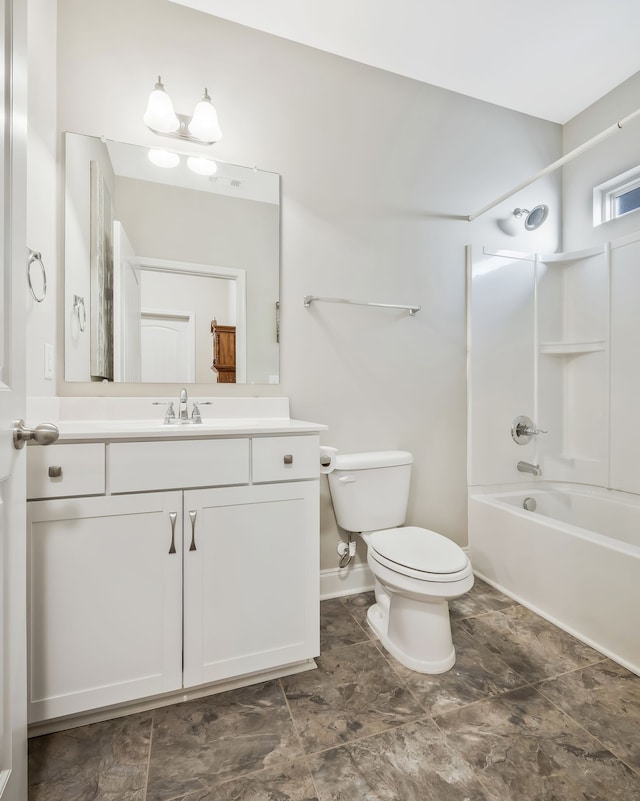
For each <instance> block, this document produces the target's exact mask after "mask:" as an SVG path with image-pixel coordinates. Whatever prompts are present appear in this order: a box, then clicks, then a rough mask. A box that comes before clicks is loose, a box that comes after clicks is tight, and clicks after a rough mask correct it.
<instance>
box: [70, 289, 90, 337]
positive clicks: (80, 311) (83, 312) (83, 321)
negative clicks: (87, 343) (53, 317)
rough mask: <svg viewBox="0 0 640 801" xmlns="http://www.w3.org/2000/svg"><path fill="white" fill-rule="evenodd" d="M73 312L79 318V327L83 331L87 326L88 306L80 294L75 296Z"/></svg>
mask: <svg viewBox="0 0 640 801" xmlns="http://www.w3.org/2000/svg"><path fill="white" fill-rule="evenodd" d="M73 313H74V314H75V315H76V317H77V318H78V327H79V328H80V330H81V331H86V328H87V307H86V306H85V305H84V298H83V297H81V296H80V295H74V296H73Z"/></svg>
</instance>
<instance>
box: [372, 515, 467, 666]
mask: <svg viewBox="0 0 640 801" xmlns="http://www.w3.org/2000/svg"><path fill="white" fill-rule="evenodd" d="M362 539H363V540H364V541H365V542H366V543H367V563H368V565H369V568H370V570H371V572H372V573H373V576H374V578H375V581H376V603H375V604H374V605H373V606H371V607H370V608H369V609H368V611H367V622H368V623H369V626H370V627H371V628H372V630H373V631H374V633H375V634H376V635H377V636H378V637H379V639H380V642H381V643H382V645H383V646H384V647H385V649H386V650H387V651H388V652H389V653H390V654H391V655H392V656H393V657H395V658H396V659H397V660H398V662H400V663H402V664H403V665H405V666H406V667H408V668H411V670H415V671H417V672H419V673H444V672H445V671H447V670H450V669H451V668H452V667H453V665H454V664H455V661H456V654H455V648H454V646H453V641H452V638H451V623H450V620H449V601H450V600H453V599H454V598H459V597H460V596H461V595H464V594H465V593H466V592H468V591H469V590H470V589H471V587H472V586H473V573H472V570H471V563H470V562H469V560H468V558H467V557H466V555H465V553H464V551H463V550H462V549H461V548H460V547H458V546H457V545H456V544H455V543H454V542H452V541H451V540H448V539H446V537H443V536H442V535H441V534H438V533H436V532H435V531H430V530H429V529H425V528H418V527H416V526H407V527H405V528H396V529H386V530H384V531H376V532H370V533H366V534H363V535H362Z"/></svg>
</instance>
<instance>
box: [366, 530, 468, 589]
mask: <svg viewBox="0 0 640 801" xmlns="http://www.w3.org/2000/svg"><path fill="white" fill-rule="evenodd" d="M367 540H368V542H367V544H368V547H369V549H370V555H371V556H372V557H373V558H374V559H375V561H377V562H379V563H380V564H382V565H385V566H386V567H388V568H389V569H390V570H394V571H396V572H399V573H402V574H404V575H406V576H411V577H412V578H417V579H421V580H423V581H458V580H459V579H460V578H462V577H463V576H464V575H466V573H468V572H470V569H471V565H470V563H469V560H468V559H467V556H466V554H465V553H464V551H463V550H462V548H460V546H459V545H457V544H456V543H455V542H452V540H449V539H447V538H446V537H443V536H442V535H441V534H438V533H437V532H435V531H430V530H429V529H426V528H420V527H418V526H405V527H402V528H391V529H384V530H382V531H374V532H371V534H369V536H368V537H367Z"/></svg>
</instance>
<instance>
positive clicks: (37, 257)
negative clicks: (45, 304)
mask: <svg viewBox="0 0 640 801" xmlns="http://www.w3.org/2000/svg"><path fill="white" fill-rule="evenodd" d="M27 250H28V251H29V260H28V261H27V283H28V284H29V292H31V297H32V298H33V299H34V300H35V301H36V303H42V301H43V300H44V299H45V298H46V297H47V271H46V270H45V268H44V262H43V261H42V253H37V252H36V251H35V250H31V248H27ZM35 261H37V262H38V264H39V265H40V270H41V272H42V295H41V296H38V295H36V291H35V289H34V288H33V284H32V283H31V265H32V264H33V263H34V262H35Z"/></svg>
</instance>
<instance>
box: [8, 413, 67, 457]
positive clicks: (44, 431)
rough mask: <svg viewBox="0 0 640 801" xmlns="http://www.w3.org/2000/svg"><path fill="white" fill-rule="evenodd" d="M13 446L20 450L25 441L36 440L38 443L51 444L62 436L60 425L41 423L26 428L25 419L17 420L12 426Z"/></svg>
mask: <svg viewBox="0 0 640 801" xmlns="http://www.w3.org/2000/svg"><path fill="white" fill-rule="evenodd" d="M12 431H13V447H14V448H17V449H18V450H20V448H24V443H25V442H35V443H36V445H51V443H52V442H55V441H56V440H57V439H58V437H59V436H60V432H59V431H58V427H57V426H54V424H53V423H40V425H37V426H36V427H35V428H25V426H24V420H16V421H15V422H14V424H13V427H12Z"/></svg>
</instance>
